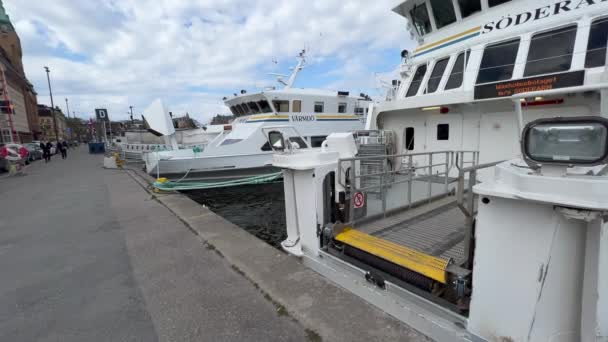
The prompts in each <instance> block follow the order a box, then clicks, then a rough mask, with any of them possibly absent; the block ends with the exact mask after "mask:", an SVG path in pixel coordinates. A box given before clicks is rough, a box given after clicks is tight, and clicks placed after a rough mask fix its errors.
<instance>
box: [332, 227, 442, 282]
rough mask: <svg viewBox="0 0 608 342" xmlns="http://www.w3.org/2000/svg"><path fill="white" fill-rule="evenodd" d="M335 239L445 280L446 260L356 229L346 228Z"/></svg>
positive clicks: (430, 276) (409, 268) (429, 276)
mask: <svg viewBox="0 0 608 342" xmlns="http://www.w3.org/2000/svg"><path fill="white" fill-rule="evenodd" d="M336 240H337V241H340V242H342V243H344V244H347V245H349V246H352V247H355V248H358V249H360V250H362V251H364V252H367V253H369V254H372V255H375V256H377V257H379V258H382V259H384V260H387V261H390V262H392V263H394V264H396V265H399V266H402V267H405V268H407V269H408V270H412V271H414V272H417V273H420V274H422V275H424V276H426V277H428V278H431V279H434V280H436V281H438V282H440V283H443V284H445V283H446V282H447V277H446V269H447V267H448V265H449V261H448V260H444V259H441V258H437V257H434V256H432V255H428V254H425V253H421V252H418V251H416V250H413V249H411V248H408V247H405V246H401V245H398V244H396V243H394V242H390V241H387V240H384V239H380V238H377V237H375V236H371V235H369V234H365V233H363V232H360V231H358V230H356V229H351V228H346V229H344V231H342V232H341V233H340V234H338V235H337V236H336Z"/></svg>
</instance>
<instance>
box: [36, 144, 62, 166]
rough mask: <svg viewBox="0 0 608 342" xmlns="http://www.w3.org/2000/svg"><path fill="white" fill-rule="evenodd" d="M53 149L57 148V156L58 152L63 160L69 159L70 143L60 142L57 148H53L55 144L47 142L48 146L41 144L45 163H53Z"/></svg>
mask: <svg viewBox="0 0 608 342" xmlns="http://www.w3.org/2000/svg"><path fill="white" fill-rule="evenodd" d="M53 147H55V149H56V150H55V154H56V153H57V152H60V153H61V159H66V158H67V157H68V148H69V145H68V142H67V141H59V142H57V144H56V145H55V146H53V143H51V142H50V141H49V142H47V143H46V144H45V143H44V142H41V143H40V148H41V149H42V156H43V157H44V161H45V162H47V163H48V162H50V161H51V156H52V153H51V152H52V151H53Z"/></svg>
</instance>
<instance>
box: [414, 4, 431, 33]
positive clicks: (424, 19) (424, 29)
mask: <svg viewBox="0 0 608 342" xmlns="http://www.w3.org/2000/svg"><path fill="white" fill-rule="evenodd" d="M410 16H411V17H412V22H413V24H414V26H415V27H416V31H418V34H419V35H421V36H424V35H425V34H427V33H429V32H431V30H432V29H431V19H430V18H429V12H428V11H427V10H426V4H425V3H424V2H423V3H421V4H420V5H418V6H414V8H412V10H411V11H410Z"/></svg>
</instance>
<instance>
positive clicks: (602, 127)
mask: <svg viewBox="0 0 608 342" xmlns="http://www.w3.org/2000/svg"><path fill="white" fill-rule="evenodd" d="M394 11H395V12H397V13H398V14H400V15H402V16H404V17H406V18H407V19H408V22H409V24H408V27H409V29H410V31H411V33H412V37H413V38H415V39H416V40H417V41H418V42H419V46H418V47H417V48H416V49H415V50H414V51H413V52H411V53H409V52H404V53H403V57H404V60H403V64H402V65H401V76H402V78H401V80H396V81H395V82H393V84H395V88H394V89H393V91H392V92H391V94H393V96H391V97H390V99H389V101H387V102H384V103H382V104H379V105H378V106H377V107H376V110H374V111H373V113H370V115H369V116H368V119H367V128H368V131H367V132H359V133H358V134H357V135H356V136H355V137H354V136H353V135H352V134H332V135H330V136H329V137H328V139H327V140H326V142H324V143H323V148H322V149H321V150H318V151H311V150H294V149H291V148H290V146H289V145H288V144H286V143H285V141H287V140H288V138H289V136H288V135H286V134H284V133H281V132H270V133H269V140H270V141H271V143H272V146H273V147H274V148H275V150H276V151H277V153H276V154H275V156H274V159H273V165H274V166H276V167H279V168H282V169H283V176H284V187H285V206H286V219H287V233H288V237H287V239H286V240H285V241H284V242H283V244H282V245H283V248H284V249H285V250H286V251H287V252H289V253H291V254H293V255H296V256H298V257H301V258H302V260H303V262H304V263H305V264H306V265H308V266H310V267H311V268H313V269H315V270H316V271H318V272H319V273H321V274H323V275H325V276H326V277H328V278H329V279H331V280H332V281H334V282H336V283H338V284H340V285H341V286H343V287H345V288H347V289H349V290H351V291H353V292H354V293H356V294H357V295H359V296H361V297H363V298H365V299H366V300H368V301H369V302H370V303H372V304H374V305H377V306H378V307H380V308H381V309H383V310H384V311H386V312H387V313H389V314H391V315H393V316H395V317H397V318H398V319H400V320H402V321H404V322H406V323H407V324H409V325H411V326H412V327H414V328H416V329H417V330H419V331H421V332H423V333H424V334H426V335H427V336H429V337H431V338H433V339H434V340H436V341H542V342H546V341H605V340H607V339H608V315H606V313H607V312H608V301H607V300H606V299H605V298H604V296H602V293H603V292H605V290H606V286H607V284H608V271H607V270H608V268H607V266H608V253H607V252H606V251H608V226H607V225H606V223H605V217H606V213H607V212H608V202H606V200H605V191H606V189H608V180H607V177H606V174H607V170H608V166H606V165H607V164H608V157H607V155H608V139H607V136H608V121H606V119H605V118H606V117H608V82H607V81H608V70H607V69H606V45H607V44H606V41H607V39H608V1H597V0H572V1H570V0H560V1H558V0H537V1H524V0H519V1H518V0H513V1H508V0H453V1H452V0H408V1H404V2H402V3H400V4H399V5H398V6H397V7H396V8H395V9H394ZM602 117H603V118H602ZM355 138H356V139H355ZM370 151H376V152H378V153H376V154H374V153H370ZM392 151H395V152H392ZM519 155H523V160H522V159H512V158H515V157H516V156H519ZM505 159H511V160H510V161H508V162H505V163H500V161H501V160H505ZM499 163H500V164H499ZM497 164H498V166H496V165H497ZM495 166H496V167H495ZM489 176H491V177H489ZM480 179H481V180H482V181H483V182H482V183H481V184H478V181H479V180H480ZM311 203H313V204H315V205H311ZM296 295H297V294H296Z"/></svg>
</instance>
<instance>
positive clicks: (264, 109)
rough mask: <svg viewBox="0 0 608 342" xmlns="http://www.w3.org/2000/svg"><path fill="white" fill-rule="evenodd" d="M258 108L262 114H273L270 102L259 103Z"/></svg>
mask: <svg viewBox="0 0 608 342" xmlns="http://www.w3.org/2000/svg"><path fill="white" fill-rule="evenodd" d="M258 106H259V107H260V109H261V110H262V113H272V108H270V104H268V101H266V100H262V101H258Z"/></svg>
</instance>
